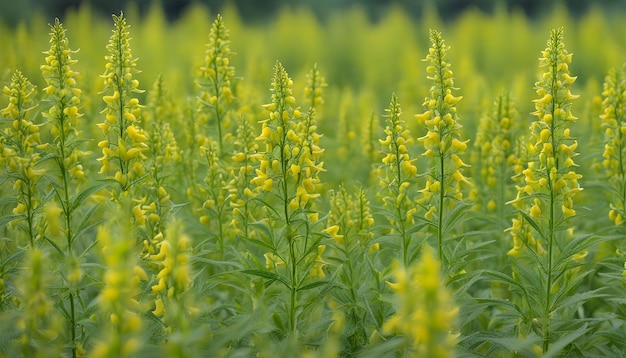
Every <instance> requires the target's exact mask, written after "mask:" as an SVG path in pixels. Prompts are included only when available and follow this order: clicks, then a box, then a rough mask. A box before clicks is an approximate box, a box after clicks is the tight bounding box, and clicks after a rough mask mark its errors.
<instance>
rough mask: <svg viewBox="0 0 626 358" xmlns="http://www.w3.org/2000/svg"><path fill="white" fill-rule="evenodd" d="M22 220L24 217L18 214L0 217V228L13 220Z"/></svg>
mask: <svg viewBox="0 0 626 358" xmlns="http://www.w3.org/2000/svg"><path fill="white" fill-rule="evenodd" d="M22 218H24V215H22V214H18V215H5V216H2V217H0V226H5V225H7V224H8V223H10V222H11V221H15V220H19V219H22Z"/></svg>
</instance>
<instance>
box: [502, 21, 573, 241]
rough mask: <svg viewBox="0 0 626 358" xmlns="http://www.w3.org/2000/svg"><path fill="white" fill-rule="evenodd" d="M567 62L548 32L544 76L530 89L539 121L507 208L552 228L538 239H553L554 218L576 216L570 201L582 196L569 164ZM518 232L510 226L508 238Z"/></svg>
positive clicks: (559, 39)
mask: <svg viewBox="0 0 626 358" xmlns="http://www.w3.org/2000/svg"><path fill="white" fill-rule="evenodd" d="M571 60H572V55H571V54H569V53H567V51H566V50H565V46H564V44H563V30H562V29H557V30H553V31H552V32H551V37H550V39H549V41H548V47H547V48H546V50H544V51H543V52H542V58H541V59H540V60H539V65H540V67H542V68H545V70H546V72H544V74H543V75H542V78H541V80H540V81H539V82H537V83H536V85H535V88H536V91H537V94H538V95H539V96H540V98H539V99H536V100H534V102H535V109H536V111H535V112H533V114H534V115H536V116H537V118H538V119H537V121H535V122H533V123H532V124H531V127H530V129H531V133H532V135H531V138H530V142H529V144H528V147H527V150H528V157H529V161H528V164H527V165H526V168H525V169H524V170H522V172H521V174H520V175H521V178H523V181H522V180H521V178H520V179H519V180H518V182H520V184H519V185H517V186H516V188H517V191H518V193H517V197H516V198H515V200H513V201H511V202H510V203H511V204H512V205H513V206H514V207H515V208H516V209H518V210H522V211H524V212H526V213H527V215H528V216H529V217H530V218H532V219H533V220H535V221H536V222H538V223H543V222H545V223H546V224H547V225H546V227H548V226H550V225H552V226H551V227H548V231H549V232H546V233H540V234H541V236H542V237H544V238H547V237H551V236H552V234H553V233H554V229H555V227H554V225H555V223H557V222H560V219H559V218H561V219H567V218H570V217H572V216H574V215H575V214H576V211H575V210H574V209H573V199H574V196H575V195H576V194H577V193H578V192H580V191H581V190H582V189H581V188H580V185H579V184H578V180H579V179H580V178H581V177H582V176H581V175H580V174H578V173H576V171H575V168H576V167H577V165H576V163H574V157H576V155H577V153H576V152H575V150H576V147H577V146H578V143H577V141H576V139H574V138H573V137H572V136H571V134H570V128H569V127H570V124H571V123H572V122H573V121H574V120H575V119H576V118H575V117H574V116H573V115H572V113H571V110H570V107H571V103H572V100H573V99H575V98H577V96H574V95H572V93H571V92H570V87H571V85H572V84H573V83H574V81H575V80H576V77H572V76H570V74H569V68H568V64H569V63H570V62H571ZM559 213H560V214H561V216H559ZM518 220H519V221H522V220H524V219H523V218H519V219H518ZM522 226H523V225H515V224H514V226H513V227H512V228H511V232H512V234H513V237H516V236H519V235H518V232H517V228H518V227H522ZM548 244H549V243H548Z"/></svg>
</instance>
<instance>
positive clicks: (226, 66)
mask: <svg viewBox="0 0 626 358" xmlns="http://www.w3.org/2000/svg"><path fill="white" fill-rule="evenodd" d="M231 55H232V52H231V50H230V40H229V31H228V29H227V28H226V26H225V25H224V19H223V18H222V16H221V15H219V14H218V15H217V18H216V19H215V21H214V22H213V25H212V26H211V32H210V33H209V43H208V44H207V49H206V52H205V59H204V66H202V67H201V68H200V71H201V75H200V80H199V84H200V86H201V87H202V92H201V94H200V100H201V101H202V102H203V103H204V104H205V105H208V106H209V107H211V108H212V109H213V111H214V113H215V120H216V125H217V137H218V143H219V148H218V149H219V151H220V156H221V153H223V152H224V148H223V137H224V133H223V130H224V129H227V128H228V126H230V122H228V118H226V117H225V113H226V111H227V109H228V106H230V104H231V103H232V102H233V100H234V96H233V92H232V89H231V83H230V81H231V80H232V79H233V78H234V77H235V67H234V66H231V65H230V56H231Z"/></svg>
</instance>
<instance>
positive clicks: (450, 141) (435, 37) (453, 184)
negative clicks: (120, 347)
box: [415, 30, 469, 216]
mask: <svg viewBox="0 0 626 358" xmlns="http://www.w3.org/2000/svg"><path fill="white" fill-rule="evenodd" d="M430 41H431V48H430V49H429V51H428V55H427V56H426V61H428V62H430V65H429V66H428V67H427V68H426V72H427V73H429V75H428V76H427V78H428V79H429V80H431V81H433V82H434V84H433V86H432V87H431V88H430V97H427V98H425V100H424V103H423V104H422V106H423V107H424V109H426V111H425V112H424V113H421V114H418V115H416V116H415V117H416V119H417V120H418V122H419V123H420V124H421V125H424V126H425V127H426V130H427V132H426V135H424V136H423V137H420V138H418V141H419V142H420V143H421V144H422V145H423V146H424V149H426V151H425V152H424V154H423V155H424V156H427V157H430V158H433V161H434V163H435V164H436V166H435V171H434V172H433V173H431V175H430V177H429V178H428V180H427V182H426V186H425V188H424V189H423V190H422V193H423V194H424V196H425V198H426V199H427V200H428V199H430V197H431V196H433V195H434V196H438V197H440V199H444V198H448V197H452V198H455V199H457V200H461V199H462V198H463V193H462V192H461V184H462V183H466V184H469V181H468V179H467V178H466V177H465V176H463V174H462V170H463V168H465V167H467V166H468V165H467V164H465V163H464V162H463V161H462V160H461V155H462V154H463V153H464V152H465V150H466V149H467V142H468V141H469V140H465V141H462V140H460V139H459V136H460V135H459V132H460V129H461V127H462V126H461V124H459V122H458V121H459V116H458V114H457V109H456V104H457V103H458V102H459V101H460V100H461V99H462V98H463V96H458V97H457V96H454V95H453V94H452V91H453V90H455V89H456V88H455V87H454V77H453V76H454V75H453V73H452V70H451V69H450V67H451V66H450V64H449V63H448V62H446V54H447V51H448V50H449V47H448V46H446V45H445V43H444V40H443V37H442V36H441V33H440V32H438V31H436V30H430ZM451 205H453V204H451ZM433 208H434V210H440V209H441V208H439V209H437V208H436V207H435V206H432V207H431V210H429V213H431V212H432V210H433ZM437 214H438V215H439V216H441V215H442V213H437ZM431 215H432V214H431Z"/></svg>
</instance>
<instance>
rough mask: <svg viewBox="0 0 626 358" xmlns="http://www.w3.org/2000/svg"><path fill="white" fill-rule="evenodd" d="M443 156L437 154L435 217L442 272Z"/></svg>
mask: <svg viewBox="0 0 626 358" xmlns="http://www.w3.org/2000/svg"><path fill="white" fill-rule="evenodd" d="M444 159H445V158H444V154H443V153H439V167H440V168H439V169H440V172H439V175H440V177H439V180H440V182H439V203H438V204H439V207H438V208H437V209H438V213H437V214H438V216H437V247H438V249H439V262H441V266H442V267H443V268H444V271H445V269H446V263H445V262H444V260H445V258H446V256H445V255H444V252H443V207H444V206H443V204H444V198H445V189H444V188H445V186H444V179H445V177H444V175H445V167H444V162H445V161H444Z"/></svg>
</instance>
